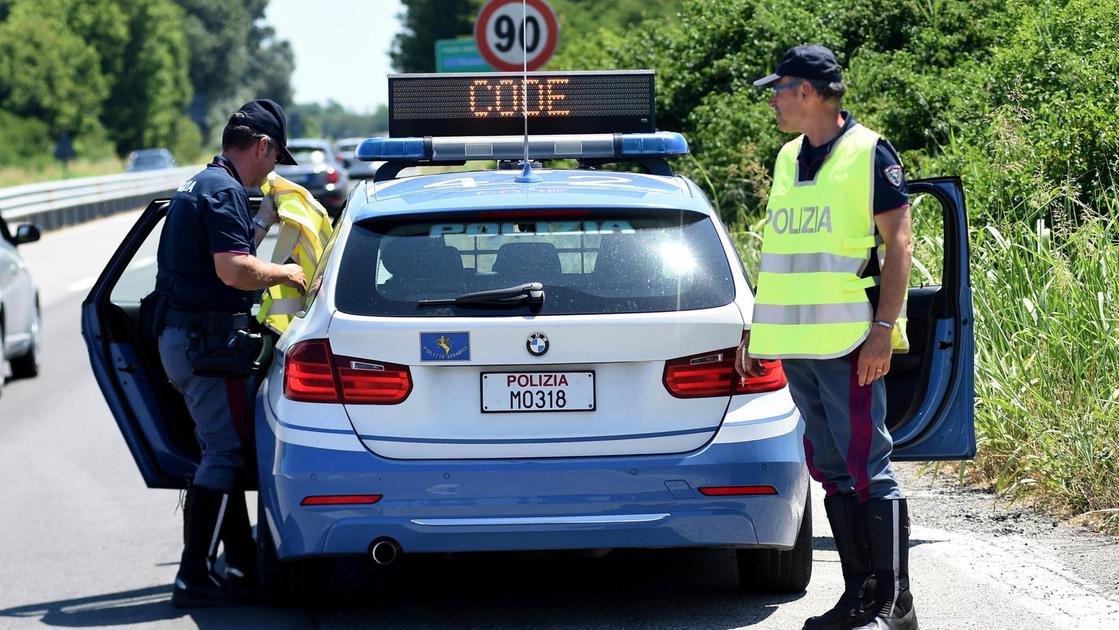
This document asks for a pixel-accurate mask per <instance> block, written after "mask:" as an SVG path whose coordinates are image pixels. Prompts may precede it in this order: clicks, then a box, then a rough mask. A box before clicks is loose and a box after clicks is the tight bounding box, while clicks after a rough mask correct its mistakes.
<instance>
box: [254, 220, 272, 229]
mask: <svg viewBox="0 0 1119 630" xmlns="http://www.w3.org/2000/svg"><path fill="white" fill-rule="evenodd" d="M253 223H254V224H255V225H256V226H257V227H258V228H260V229H262V230H264V231H265V232H267V231H268V228H270V227H272V226H270V225H268V224H267V223H265V222H264V219H261V218H260V217H253Z"/></svg>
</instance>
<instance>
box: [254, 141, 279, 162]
mask: <svg viewBox="0 0 1119 630" xmlns="http://www.w3.org/2000/svg"><path fill="white" fill-rule="evenodd" d="M256 150H257V155H258V156H259V157H262V158H266V157H268V156H269V155H271V154H272V153H273V152H275V151H276V147H275V145H273V144H272V139H271V138H269V137H268V136H261V137H259V138H257V139H256Z"/></svg>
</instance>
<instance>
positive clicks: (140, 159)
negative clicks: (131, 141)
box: [124, 149, 178, 173]
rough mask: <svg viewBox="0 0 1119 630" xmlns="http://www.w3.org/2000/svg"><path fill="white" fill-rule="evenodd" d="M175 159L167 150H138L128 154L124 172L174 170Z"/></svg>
mask: <svg viewBox="0 0 1119 630" xmlns="http://www.w3.org/2000/svg"><path fill="white" fill-rule="evenodd" d="M176 166H178V164H175V158H174V157H173V156H172V155H171V152H170V151H168V150H167V149H140V150H139V151H133V152H132V153H129V154H128V164H127V166H125V168H124V170H126V171H128V172H130V173H132V172H135V171H158V170H160V169H164V168H175V167H176Z"/></svg>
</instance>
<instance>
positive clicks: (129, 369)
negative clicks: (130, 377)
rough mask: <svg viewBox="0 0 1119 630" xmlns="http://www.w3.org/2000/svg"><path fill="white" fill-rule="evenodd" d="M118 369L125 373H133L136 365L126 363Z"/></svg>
mask: <svg viewBox="0 0 1119 630" xmlns="http://www.w3.org/2000/svg"><path fill="white" fill-rule="evenodd" d="M117 369H118V370H120V371H121V372H124V373H125V374H132V373H133V372H135V371H136V366H135V365H131V364H129V365H126V366H124V367H122V368H117Z"/></svg>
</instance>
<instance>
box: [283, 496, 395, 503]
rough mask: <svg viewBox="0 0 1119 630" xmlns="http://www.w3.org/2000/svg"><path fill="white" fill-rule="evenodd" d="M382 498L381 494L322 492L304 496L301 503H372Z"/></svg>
mask: <svg viewBox="0 0 1119 630" xmlns="http://www.w3.org/2000/svg"><path fill="white" fill-rule="evenodd" d="M380 500H381V495H379V494H322V495H315V496H310V497H303V500H302V501H300V502H299V504H300V505H372V504H374V503H376V502H378V501H380Z"/></svg>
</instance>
